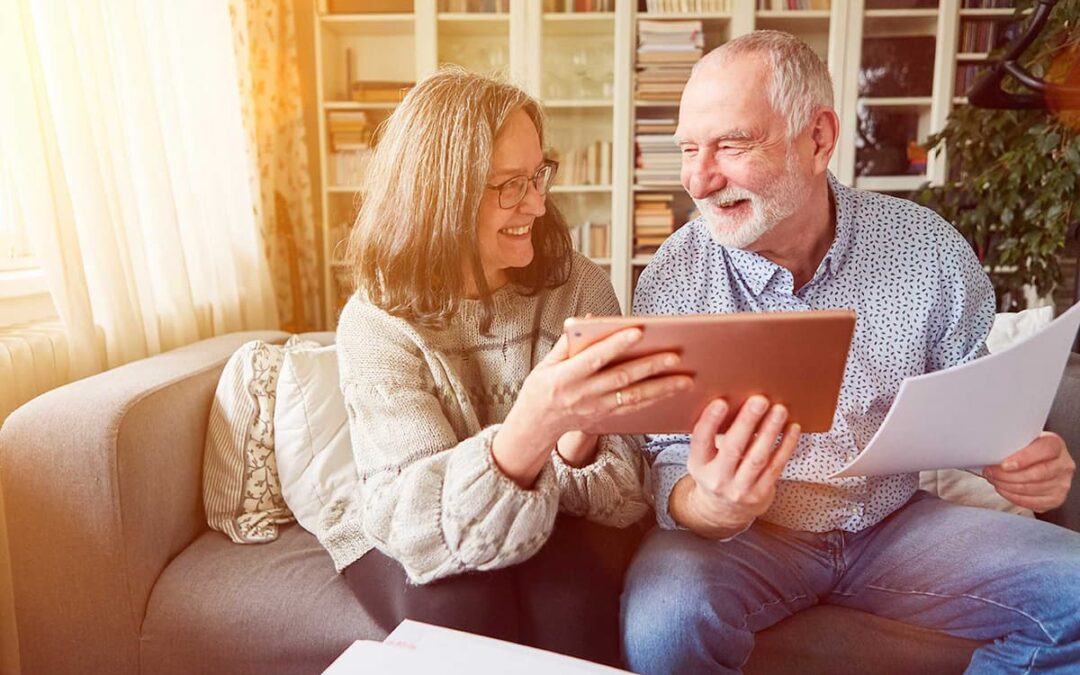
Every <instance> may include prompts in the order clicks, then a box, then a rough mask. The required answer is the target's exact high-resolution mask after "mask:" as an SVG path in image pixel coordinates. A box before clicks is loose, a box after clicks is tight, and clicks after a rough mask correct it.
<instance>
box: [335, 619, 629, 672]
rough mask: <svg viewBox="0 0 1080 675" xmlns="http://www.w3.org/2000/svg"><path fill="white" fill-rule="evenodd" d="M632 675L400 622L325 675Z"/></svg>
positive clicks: (364, 642) (361, 644)
mask: <svg viewBox="0 0 1080 675" xmlns="http://www.w3.org/2000/svg"><path fill="white" fill-rule="evenodd" d="M359 673H395V675H419V674H420V673H423V674H424V675H430V673H439V674H440V675H505V674H506V673H514V675H630V674H629V673H627V672H626V671H624V670H618V669H616V668H609V667H607V666H602V665H599V664H597V663H591V662H589V661H582V660H581V659H575V658H572V657H569V656H563V655H561V654H555V653H552V652H548V651H544V650H542V649H534V648H532V647H524V646H522V645H518V644H514V643H511V642H504V641H502V640H496V639H493V638H488V637H483V636H480V635H473V634H471V633H464V632H461V631H456V630H451V629H449V628H442V627H441V626H432V625H430V624H426V623H420V622H419V621H411V620H409V619H406V620H405V621H402V622H401V624H400V625H398V627H397V628H395V629H394V631H393V632H392V633H390V635H387V636H386V640H385V641H383V642H372V641H368V640H358V641H356V642H354V643H353V644H352V646H350V647H349V648H348V649H347V650H345V652H344V653H343V654H342V655H341V656H339V657H338V658H337V660H335V661H334V662H333V663H332V664H330V667H329V668H327V669H326V670H325V671H323V675H357V674H359Z"/></svg>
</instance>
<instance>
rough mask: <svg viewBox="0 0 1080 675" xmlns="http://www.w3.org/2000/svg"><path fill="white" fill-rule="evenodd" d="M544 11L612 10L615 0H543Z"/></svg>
mask: <svg viewBox="0 0 1080 675" xmlns="http://www.w3.org/2000/svg"><path fill="white" fill-rule="evenodd" d="M544 11H545V12H562V13H565V14H574V13H576V12H614V11H615V0H544Z"/></svg>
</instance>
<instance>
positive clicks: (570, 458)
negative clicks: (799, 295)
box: [555, 431, 600, 469]
mask: <svg viewBox="0 0 1080 675" xmlns="http://www.w3.org/2000/svg"><path fill="white" fill-rule="evenodd" d="M599 440H600V437H599V436H597V435H596V434H587V433H585V432H584V431H568V432H566V433H565V434H563V435H562V436H560V437H559V440H558V442H557V443H556V444H555V451H556V452H557V453H558V455H559V458H560V459H562V461H563V463H564V464H566V465H568V466H571V467H573V468H575V469H580V468H581V467H583V466H586V465H588V464H591V463H592V461H593V460H594V459H596V447H597V444H598V443H599Z"/></svg>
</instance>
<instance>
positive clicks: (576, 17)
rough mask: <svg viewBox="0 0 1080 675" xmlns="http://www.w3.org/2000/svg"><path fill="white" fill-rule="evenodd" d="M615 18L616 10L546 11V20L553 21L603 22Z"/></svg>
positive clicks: (568, 22)
mask: <svg viewBox="0 0 1080 675" xmlns="http://www.w3.org/2000/svg"><path fill="white" fill-rule="evenodd" d="M614 20H615V12H545V13H544V21H551V22H552V23H562V24H571V23H596V24H602V23H607V22H609V21H614Z"/></svg>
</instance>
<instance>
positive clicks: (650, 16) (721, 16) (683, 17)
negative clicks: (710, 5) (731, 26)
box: [638, 12, 732, 21]
mask: <svg viewBox="0 0 1080 675" xmlns="http://www.w3.org/2000/svg"><path fill="white" fill-rule="evenodd" d="M731 16H732V15H731V12H639V13H638V19H639V20H646V21H653V20H659V21H664V20H668V19H670V20H672V21H693V20H695V19H700V20H702V21H729V20H730V19H731Z"/></svg>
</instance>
